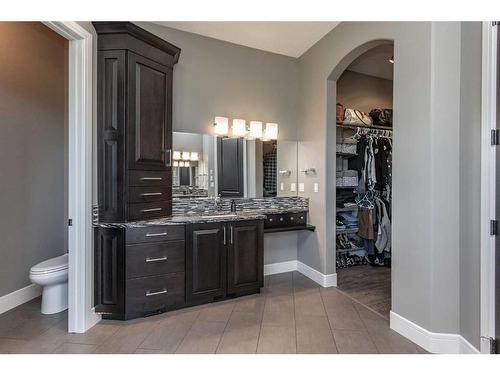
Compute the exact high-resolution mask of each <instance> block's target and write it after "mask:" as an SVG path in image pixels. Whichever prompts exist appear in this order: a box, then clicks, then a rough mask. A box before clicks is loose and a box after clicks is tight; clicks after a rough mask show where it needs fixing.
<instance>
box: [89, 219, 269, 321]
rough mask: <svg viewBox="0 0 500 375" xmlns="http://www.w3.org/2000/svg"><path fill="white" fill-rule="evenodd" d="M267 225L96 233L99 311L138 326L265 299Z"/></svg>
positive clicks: (96, 301)
mask: <svg viewBox="0 0 500 375" xmlns="http://www.w3.org/2000/svg"><path fill="white" fill-rule="evenodd" d="M263 233H264V222H263V220H245V221H235V222H219V223H204V224H188V225H164V226H145V227H128V228H103V227H97V228H95V257H94V259H95V260H94V269H95V292H94V304H95V311H96V312H97V313H101V314H103V317H104V318H106V319H125V320H126V319H133V318H137V317H141V316H147V315H151V314H157V313H161V312H165V311H169V310H173V309H179V308H182V307H185V306H192V305H199V304H203V303H209V302H214V301H217V300H222V299H226V298H232V297H237V296H242V295H245V294H251V293H258V292H259V291H260V288H261V287H262V286H263V269H264V261H263V255H264V252H263V250H264V243H263V241H264V235H263Z"/></svg>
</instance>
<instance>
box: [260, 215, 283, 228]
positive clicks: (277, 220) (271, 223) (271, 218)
mask: <svg viewBox="0 0 500 375" xmlns="http://www.w3.org/2000/svg"><path fill="white" fill-rule="evenodd" d="M287 223H288V218H287V215H286V214H283V215H279V214H273V215H267V218H266V221H265V227H266V228H272V227H281V226H285V225H287Z"/></svg>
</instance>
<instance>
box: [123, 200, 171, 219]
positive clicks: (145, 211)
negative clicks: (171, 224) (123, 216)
mask: <svg viewBox="0 0 500 375" xmlns="http://www.w3.org/2000/svg"><path fill="white" fill-rule="evenodd" d="M171 212H172V201H161V202H148V203H129V205H128V219H129V220H144V219H156V218H159V217H165V216H168V215H170V213H171Z"/></svg>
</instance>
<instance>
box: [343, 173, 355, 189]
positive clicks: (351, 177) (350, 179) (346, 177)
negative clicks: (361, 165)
mask: <svg viewBox="0 0 500 375" xmlns="http://www.w3.org/2000/svg"><path fill="white" fill-rule="evenodd" d="M342 186H344V187H351V186H352V187H357V186H358V171H354V170H347V171H342Z"/></svg>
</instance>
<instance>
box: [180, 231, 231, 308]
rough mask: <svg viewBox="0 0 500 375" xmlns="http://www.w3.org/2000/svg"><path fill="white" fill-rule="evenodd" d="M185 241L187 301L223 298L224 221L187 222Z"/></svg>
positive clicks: (224, 277)
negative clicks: (189, 223) (188, 223)
mask: <svg viewBox="0 0 500 375" xmlns="http://www.w3.org/2000/svg"><path fill="white" fill-rule="evenodd" d="M186 245H187V254H186V255H187V256H186V275H187V278H186V294H187V296H186V297H187V301H188V303H190V304H197V303H205V302H211V301H213V300H216V299H221V298H223V297H224V296H225V293H226V256H227V255H226V254H227V250H226V245H227V228H226V225H225V224H221V223H209V224H193V225H189V226H188V237H187V243H186Z"/></svg>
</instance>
